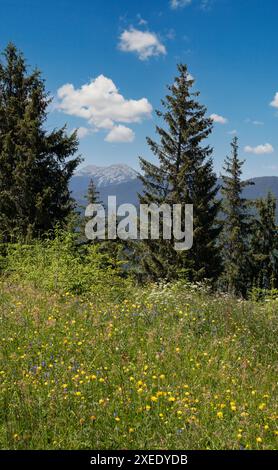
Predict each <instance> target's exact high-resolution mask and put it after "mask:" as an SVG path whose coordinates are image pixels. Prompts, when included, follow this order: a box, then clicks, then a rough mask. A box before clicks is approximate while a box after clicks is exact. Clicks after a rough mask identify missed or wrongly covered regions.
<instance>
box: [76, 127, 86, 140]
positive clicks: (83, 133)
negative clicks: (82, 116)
mask: <svg viewBox="0 0 278 470" xmlns="http://www.w3.org/2000/svg"><path fill="white" fill-rule="evenodd" d="M73 130H74V131H77V137H78V139H83V138H84V137H86V135H88V134H89V132H90V129H88V127H83V126H81V127H78V128H77V129H73Z"/></svg>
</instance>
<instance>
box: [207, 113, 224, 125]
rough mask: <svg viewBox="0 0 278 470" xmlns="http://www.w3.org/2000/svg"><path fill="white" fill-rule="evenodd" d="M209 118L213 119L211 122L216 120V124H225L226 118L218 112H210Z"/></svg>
mask: <svg viewBox="0 0 278 470" xmlns="http://www.w3.org/2000/svg"><path fill="white" fill-rule="evenodd" d="M210 119H212V120H213V122H217V123H218V124H227V122H228V119H227V118H225V117H223V116H220V115H219V114H211V116H210Z"/></svg>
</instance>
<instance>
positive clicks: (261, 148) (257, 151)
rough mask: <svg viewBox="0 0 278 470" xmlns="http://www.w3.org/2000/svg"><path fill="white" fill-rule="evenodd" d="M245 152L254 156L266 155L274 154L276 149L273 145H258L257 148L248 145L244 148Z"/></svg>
mask: <svg viewBox="0 0 278 470" xmlns="http://www.w3.org/2000/svg"><path fill="white" fill-rule="evenodd" d="M244 151H245V152H246V153H253V154H254V155H265V154H268V153H273V152H274V148H273V147H272V145H271V144H264V145H258V146H257V147H251V146H250V145H247V146H246V147H244Z"/></svg>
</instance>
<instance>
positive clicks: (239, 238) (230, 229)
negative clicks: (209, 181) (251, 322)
mask: <svg viewBox="0 0 278 470" xmlns="http://www.w3.org/2000/svg"><path fill="white" fill-rule="evenodd" d="M231 147H232V151H231V156H230V157H227V158H226V160H225V166H224V171H225V172H226V174H225V175H224V176H222V178H223V187H222V189H221V191H222V195H223V198H224V200H223V212H224V215H225V218H224V221H223V232H222V235H221V245H222V260H223V268H224V269H223V274H222V276H221V284H222V286H224V288H225V289H227V290H228V292H230V293H232V294H237V295H245V294H246V291H247V289H248V287H249V286H250V271H251V261H250V252H249V241H250V232H251V221H252V219H251V215H250V204H249V203H248V202H247V201H246V199H244V198H243V197H242V191H243V189H244V187H245V186H247V185H249V184H251V183H250V182H248V181H242V180H241V174H242V166H243V164H244V162H243V161H240V159H239V156H238V138H237V137H235V138H234V139H233V141H232V144H231Z"/></svg>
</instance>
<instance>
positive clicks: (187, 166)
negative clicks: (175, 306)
mask: <svg viewBox="0 0 278 470" xmlns="http://www.w3.org/2000/svg"><path fill="white" fill-rule="evenodd" d="M193 85H194V80H193V79H192V77H191V76H190V74H189V73H188V70H187V67H186V65H183V64H180V65H178V76H177V77H176V78H175V80H174V83H173V84H172V85H171V86H169V87H168V90H169V93H168V95H167V96H166V98H165V99H164V100H162V107H163V111H157V115H158V117H159V118H162V119H163V121H164V124H165V127H159V126H157V127H156V132H157V134H158V137H159V142H156V141H154V140H153V139H151V138H147V142H148V145H149V146H150V148H151V150H152V152H153V153H154V155H155V156H156V157H157V158H158V165H156V164H153V163H150V162H148V161H147V160H145V159H144V158H140V163H141V168H142V170H143V174H142V176H141V180H142V182H143V189H144V191H143V194H141V195H140V202H141V203H142V204H150V203H152V202H153V203H156V204H158V205H160V204H162V203H169V204H175V203H176V204H193V207H194V242H193V247H192V248H191V250H189V251H183V252H176V251H175V250H174V248H173V240H162V239H160V240H145V241H144V242H142V243H141V244H140V247H141V253H140V255H139V256H138V258H137V259H138V260H139V261H140V263H141V266H142V268H143V273H145V274H147V275H149V276H150V277H152V278H155V279H157V278H168V279H169V278H173V277H176V276H178V275H179V274H181V273H184V274H186V276H187V277H188V278H189V279H190V280H201V279H204V278H209V279H215V278H216V277H217V274H218V272H219V267H220V259H219V253H218V248H217V245H216V238H217V236H218V234H219V232H220V227H219V225H218V224H217V220H216V218H217V213H218V210H219V204H220V203H219V201H216V199H215V197H216V194H217V191H218V189H219V188H218V187H217V184H216V183H217V178H216V175H215V174H214V172H213V162H212V158H211V156H212V148H211V147H210V146H209V145H208V144H207V142H206V139H207V137H208V136H209V135H210V133H211V131H212V121H211V119H210V118H208V117H206V108H205V107H204V106H202V105H201V104H199V102H198V101H197V99H198V96H199V93H198V92H192V90H191V88H192V86H193Z"/></svg>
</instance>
